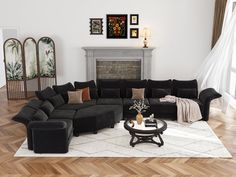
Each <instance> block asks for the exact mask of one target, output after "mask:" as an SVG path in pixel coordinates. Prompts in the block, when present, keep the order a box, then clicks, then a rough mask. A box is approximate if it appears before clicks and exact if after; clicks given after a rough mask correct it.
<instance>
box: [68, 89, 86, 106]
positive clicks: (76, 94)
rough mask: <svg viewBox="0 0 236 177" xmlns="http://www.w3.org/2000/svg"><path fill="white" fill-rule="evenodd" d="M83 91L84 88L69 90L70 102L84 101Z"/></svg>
mask: <svg viewBox="0 0 236 177" xmlns="http://www.w3.org/2000/svg"><path fill="white" fill-rule="evenodd" d="M82 92H83V91H82V90H77V91H68V98H69V100H68V104H77V103H83V100H82Z"/></svg>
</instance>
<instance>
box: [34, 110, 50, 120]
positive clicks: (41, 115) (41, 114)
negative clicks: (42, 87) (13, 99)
mask: <svg viewBox="0 0 236 177" xmlns="http://www.w3.org/2000/svg"><path fill="white" fill-rule="evenodd" d="M32 120H33V121H46V120H48V116H47V114H45V113H44V112H43V111H42V110H41V109H39V110H37V111H36V113H35V114H34V115H33V118H32Z"/></svg>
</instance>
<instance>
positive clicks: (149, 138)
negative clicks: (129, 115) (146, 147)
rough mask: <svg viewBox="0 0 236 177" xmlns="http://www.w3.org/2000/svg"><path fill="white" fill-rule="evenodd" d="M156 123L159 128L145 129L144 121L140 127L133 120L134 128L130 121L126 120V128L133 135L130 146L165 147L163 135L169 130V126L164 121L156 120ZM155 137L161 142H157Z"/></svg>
mask: <svg viewBox="0 0 236 177" xmlns="http://www.w3.org/2000/svg"><path fill="white" fill-rule="evenodd" d="M156 121H157V127H145V123H144V121H143V122H142V124H141V125H138V124H137V121H136V120H133V123H134V126H133V127H132V124H131V123H130V120H126V121H125V123H124V127H125V129H126V130H128V131H129V133H130V135H131V140H130V143H129V144H130V146H132V147H134V146H135V145H136V144H139V143H154V144H157V145H158V146H159V147H160V146H162V145H164V141H163V140H162V138H161V134H162V133H163V132H164V131H165V130H166V129H167V124H166V122H165V121H164V120H159V119H156ZM154 137H158V138H159V140H160V142H157V141H155V140H154V139H153V138H154Z"/></svg>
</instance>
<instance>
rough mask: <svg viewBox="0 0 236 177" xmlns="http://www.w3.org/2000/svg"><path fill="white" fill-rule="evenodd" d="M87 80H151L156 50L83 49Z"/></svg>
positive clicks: (135, 48) (124, 48) (130, 48)
mask: <svg viewBox="0 0 236 177" xmlns="http://www.w3.org/2000/svg"><path fill="white" fill-rule="evenodd" d="M83 49H84V50H85V52H86V55H85V56H86V64H87V70H86V73H87V80H95V81H96V80H97V79H150V77H151V60H152V51H153V49H154V48H137V47H83Z"/></svg>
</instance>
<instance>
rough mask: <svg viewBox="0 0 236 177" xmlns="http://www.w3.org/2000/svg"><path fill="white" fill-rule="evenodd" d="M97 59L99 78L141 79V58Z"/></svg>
mask: <svg viewBox="0 0 236 177" xmlns="http://www.w3.org/2000/svg"><path fill="white" fill-rule="evenodd" d="M114 60H115V59H113V60H111V61H109V60H108V61H104V60H97V61H96V76H97V79H141V60H132V61H130V60H122V61H120V60H117V61H114Z"/></svg>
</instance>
